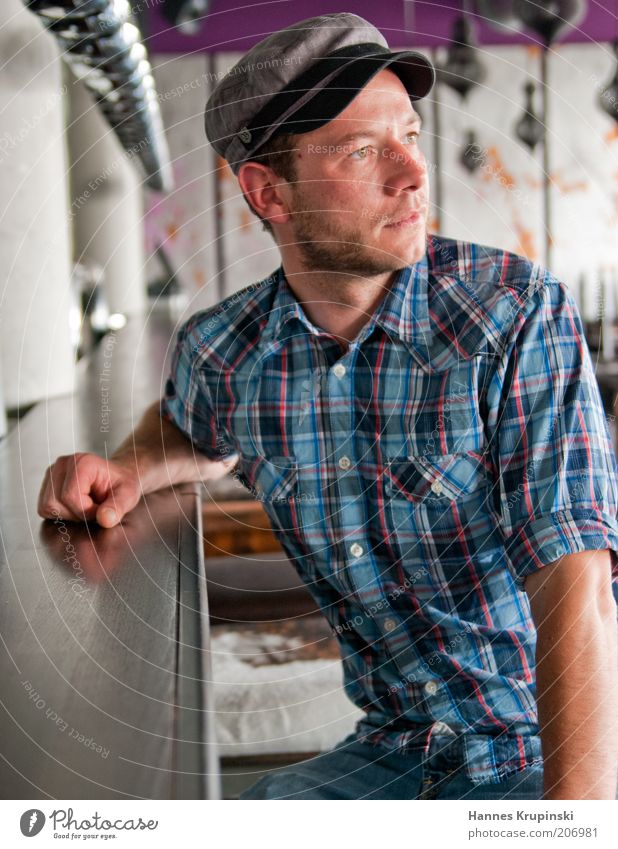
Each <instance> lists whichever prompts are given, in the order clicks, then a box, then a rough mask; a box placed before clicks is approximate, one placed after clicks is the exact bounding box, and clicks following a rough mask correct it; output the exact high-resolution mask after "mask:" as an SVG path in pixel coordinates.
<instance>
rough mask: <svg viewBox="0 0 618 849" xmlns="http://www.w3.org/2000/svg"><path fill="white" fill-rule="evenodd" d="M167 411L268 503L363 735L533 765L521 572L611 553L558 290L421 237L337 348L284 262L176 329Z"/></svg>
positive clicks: (599, 422) (481, 759) (565, 294)
mask: <svg viewBox="0 0 618 849" xmlns="http://www.w3.org/2000/svg"><path fill="white" fill-rule="evenodd" d="M161 413H162V415H164V416H166V417H168V418H169V419H170V420H171V421H172V422H174V423H175V424H176V425H177V426H178V427H179V428H180V430H181V431H183V432H184V433H185V434H186V435H187V436H188V437H189V438H190V439H191V440H192V441H193V443H194V444H195V446H196V448H197V449H198V450H199V451H201V452H203V453H204V454H205V455H206V456H208V457H210V458H213V459H222V458H224V457H226V456H227V457H229V456H231V455H232V454H237V455H238V457H239V462H238V466H237V468H236V470H235V471H234V473H233V474H235V475H236V476H237V477H238V479H239V480H240V481H241V482H242V483H243V484H244V485H245V486H246V487H247V488H248V489H249V490H250V491H251V492H252V493H253V494H254V495H255V496H256V497H257V498H259V499H260V500H261V501H262V502H263V504H264V508H265V510H266V512H267V513H268V515H269V518H270V520H271V522H272V525H273V529H274V531H275V534H276V535H277V538H278V539H279V541H280V543H281V545H282V547H283V549H284V551H285V552H286V553H287V555H288V556H289V557H290V559H291V560H292V561H293V562H294V563H295V565H296V568H297V569H298V571H299V573H300V575H301V576H302V578H303V579H304V581H305V582H306V584H307V586H308V587H309V589H310V590H311V592H312V594H313V595H314V597H315V599H316V600H317V602H318V603H319V605H320V607H321V608H322V610H323V612H324V614H325V616H326V617H327V619H328V621H329V622H330V624H331V627H332V629H333V631H334V633H335V634H336V635H337V636H338V639H339V643H340V647H341V654H342V659H343V667H344V678H345V688H346V692H347V693H348V695H349V697H350V699H351V700H352V701H353V702H354V703H355V704H356V705H358V706H359V707H360V708H361V709H362V710H363V711H364V717H363V718H362V719H361V721H360V722H359V723H358V726H357V735H358V737H359V739H362V740H365V741H368V742H370V743H374V744H380V745H383V746H387V747H389V748H397V749H401V750H406V749H411V748H417V747H420V748H423V749H425V750H426V749H427V748H428V745H429V740H430V737H431V736H432V735H451V734H453V733H455V734H458V735H461V736H462V739H463V742H464V753H465V759H466V762H465V768H466V771H467V775H468V777H470V778H471V779H472V781H474V782H476V783H483V782H496V781H499V780H501V779H503V778H505V777H506V776H507V775H509V774H510V773H512V772H515V771H517V770H520V769H522V768H524V767H525V766H526V765H528V764H530V763H533V762H536V761H539V760H541V749H540V737H539V733H538V732H539V728H538V722H537V712H536V701H535V659H534V658H535V637H536V633H535V629H534V626H533V622H532V619H531V612H530V605H529V603H528V597H527V595H526V593H525V592H524V590H523V587H524V579H525V578H526V576H527V575H529V574H530V573H531V572H534V571H536V570H538V569H540V568H542V567H543V566H544V565H546V564H548V563H551V562H552V561H554V560H556V559H557V558H559V557H561V556H562V555H564V554H568V553H570V552H577V551H584V550H597V549H611V550H612V566H613V569H614V576H615V578H616V577H617V576H618V570H617V568H616V567H617V563H618V557H617V556H616V555H615V554H614V553H613V552H615V551H617V550H618V522H617V509H618V483H617V480H618V475H617V472H618V469H617V467H616V460H615V457H614V453H613V448H612V442H611V438H610V435H609V432H608V427H607V422H606V419H605V415H604V410H603V406H602V403H601V399H600V395H599V390H598V385H597V382H596V379H595V376H594V370H593V365H592V362H591V359H590V353H589V350H588V348H587V345H586V342H585V340H584V335H583V330H582V323H581V318H580V316H579V313H578V309H577V306H576V304H575V302H574V300H573V298H572V295H571V294H570V292H569V290H568V289H567V288H566V287H565V285H564V284H563V283H561V282H560V281H558V280H557V279H556V278H555V277H553V276H552V275H551V274H550V273H549V272H548V271H547V270H545V269H543V268H542V267H540V266H539V265H537V264H533V263H531V262H530V261H528V260H526V259H524V258H523V257H520V256H517V255H515V254H511V253H507V252H505V251H501V250H498V249H496V248H491V247H486V246H481V245H477V244H471V243H467V242H459V241H454V240H450V239H446V238H439V237H436V236H429V237H428V240H427V252H426V254H425V256H424V258H423V259H422V260H421V261H419V262H418V263H416V264H414V265H412V266H410V267H408V268H405V269H403V270H401V271H399V272H397V274H396V275H395V278H394V281H393V283H392V286H391V287H390V289H389V290H388V292H387V293H386V295H385V297H384V299H383V300H382V302H381V303H380V305H379V307H378V308H377V310H376V312H375V313H374V314H373V316H372V317H371V319H370V320H369V321H368V323H367V324H366V325H365V326H364V327H363V329H362V330H361V332H360V333H359V334H358V336H357V337H356V339H354V341H353V342H352V343H351V344H350V346H349V349H348V350H347V352H344V351H343V349H342V347H341V345H340V344H339V343H338V342H337V340H336V339H335V338H334V337H333V336H332V335H331V334H329V333H327V332H325V331H324V330H323V329H321V328H320V327H317V326H316V325H314V324H313V323H312V322H311V321H310V320H309V318H308V317H307V315H306V314H305V312H304V311H303V309H302V306H301V305H300V303H299V302H298V301H297V299H296V297H295V296H294V294H293V292H292V290H291V289H290V287H289V285H288V283H287V281H286V278H285V274H284V272H283V269H282V267H280V268H278V269H277V270H276V271H275V272H274V273H273V274H272V275H271V276H270V277H268V278H266V279H265V280H262V281H261V282H259V283H256V284H254V285H252V286H249V287H247V288H245V289H243V290H242V291H240V292H237V293H236V294H234V295H232V296H231V297H228V298H227V299H226V300H224V301H222V302H221V303H219V304H217V305H216V306H215V307H212V308H210V309H207V310H204V311H201V312H198V313H196V314H195V315H193V316H192V317H191V318H190V319H189V320H188V321H187V322H185V324H184V325H183V326H182V328H181V330H180V332H179V334H178V341H177V347H176V349H175V352H174V357H173V361H172V370H171V376H170V377H169V379H168V381H167V384H166V387H165V397H164V398H163V399H162V401H161Z"/></svg>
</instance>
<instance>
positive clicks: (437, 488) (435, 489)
mask: <svg viewBox="0 0 618 849" xmlns="http://www.w3.org/2000/svg"><path fill="white" fill-rule="evenodd" d="M431 491H432V492H433V493H435V494H436V495H440V494H441V492H442V484H441V483H440V481H439V480H435V481H434V482H433V483H432V484H431Z"/></svg>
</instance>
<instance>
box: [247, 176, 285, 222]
mask: <svg viewBox="0 0 618 849" xmlns="http://www.w3.org/2000/svg"><path fill="white" fill-rule="evenodd" d="M238 182H239V184H240V188H241V190H242V193H243V194H244V196H245V197H246V198H247V200H248V201H249V203H250V204H251V206H252V207H253V209H254V210H255V211H256V213H257V214H258V215H259V216H260V218H265V219H267V220H268V221H269V222H270V223H271V224H284V223H285V222H286V221H287V220H288V219H289V218H290V209H289V206H288V199H289V191H286V189H288V184H287V183H286V182H285V180H284V179H283V177H278V176H277V175H276V174H275V172H274V171H273V170H272V168H269V167H268V166H267V165H262V163H260V162H243V164H242V165H241V166H240V169H239V171H238Z"/></svg>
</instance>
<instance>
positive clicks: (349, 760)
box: [240, 734, 543, 800]
mask: <svg viewBox="0 0 618 849" xmlns="http://www.w3.org/2000/svg"><path fill="white" fill-rule="evenodd" d="M542 795H543V766H542V764H534V765H532V766H529V767H527V768H526V769H524V770H521V771H519V772H516V773H513V774H511V775H510V776H508V777H507V778H506V779H504V780H503V781H501V782H499V783H498V784H474V783H473V782H472V781H470V779H469V778H467V777H466V775H465V772H464V768H463V758H462V744H461V740H460V739H459V738H457V737H445V736H441V737H436V736H434V737H432V738H431V740H430V745H429V750H428V752H427V754H425V753H424V752H420V751H413V752H406V753H405V754H404V753H401V752H390V751H388V750H387V749H385V748H383V747H381V746H372V745H370V744H368V743H361V742H358V741H357V740H356V739H355V736H354V734H351V735H350V736H349V737H346V738H345V740H342V741H341V742H340V743H338V744H337V745H336V746H335V747H334V748H333V749H331V750H330V751H328V752H323V753H322V754H320V755H317V756H316V757H314V758H310V759H309V760H306V761H301V762H300V763H297V764H294V766H291V767H286V768H284V769H281V770H277V771H273V772H271V773H269V774H268V775H265V776H263V777H262V778H260V780H259V781H258V782H256V783H255V784H254V785H253V786H252V787H250V788H249V789H248V790H245V791H244V792H243V793H242V794H241V795H240V799H470V800H477V799H541V798H542Z"/></svg>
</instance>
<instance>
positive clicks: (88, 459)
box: [60, 454, 110, 521]
mask: <svg viewBox="0 0 618 849" xmlns="http://www.w3.org/2000/svg"><path fill="white" fill-rule="evenodd" d="M101 465H103V467H104V466H105V461H104V460H102V458H101V457H98V456H97V455H95V454H74V455H73V456H72V457H69V458H68V460H67V462H66V464H65V471H64V482H63V484H62V488H61V492H60V501H61V502H62V504H63V505H64V506H65V507H67V508H68V509H69V510H71V511H72V512H73V513H74V514H75V515H76V516H78V517H79V518H80V519H81V520H82V521H83V519H84V518H85V519H93V518H94V517H95V515H96V512H97V506H98V505H97V504H95V502H94V501H93V499H92V497H91V495H90V493H91V492H92V490H93V485H94V483H95V480H96V479H97V478H99V477H100V476H101V475H103V477H104V478H106V479H107V481H108V483H107V486H105V485H104V488H105V489H106V490H107V491H109V489H110V486H109V476H108V475H107V474H106V470H105V468H103V469H101Z"/></svg>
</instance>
